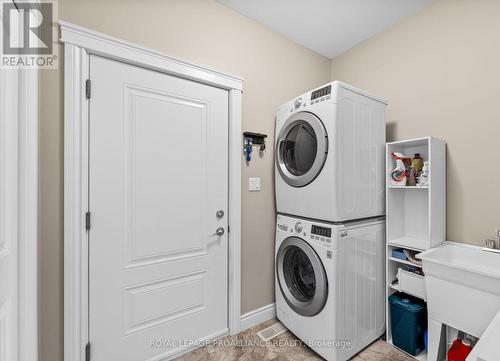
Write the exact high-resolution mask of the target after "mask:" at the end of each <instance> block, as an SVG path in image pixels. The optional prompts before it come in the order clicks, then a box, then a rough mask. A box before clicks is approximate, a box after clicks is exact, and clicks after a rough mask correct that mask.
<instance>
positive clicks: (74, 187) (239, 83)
mask: <svg viewBox="0 0 500 361" xmlns="http://www.w3.org/2000/svg"><path fill="white" fill-rule="evenodd" d="M59 25H60V27H61V39H60V40H61V42H63V43H64V359H65V360H66V361H84V360H85V346H86V344H87V342H88V341H89V340H88V329H89V326H88V297H87V296H88V288H87V285H88V277H87V275H88V248H87V232H86V230H85V212H86V211H87V209H88V207H87V202H88V197H87V192H88V102H87V100H86V98H85V81H86V80H87V79H88V72H89V64H88V55H89V54H95V55H100V56H103V57H106V58H109V59H114V60H119V61H121V62H124V63H128V64H132V65H137V66H140V67H143V68H147V69H152V70H156V71H159V72H162V73H166V74H170V75H174V76H178V77H181V78H185V79H190V80H194V81H197V82H199V83H204V84H208V85H211V86H215V87H218V88H223V89H226V90H228V93H229V140H228V141H229V209H228V221H229V223H228V225H229V228H230V232H229V233H228V237H229V285H228V286H229V290H228V291H229V315H228V316H229V332H230V333H231V334H237V333H239V331H240V296H241V295H240V292H241V286H240V275H241V263H240V258H241V257H240V253H241V139H242V138H241V94H242V90H243V80H242V79H241V78H238V77H235V76H231V75H227V74H223V73H220V72H218V71H215V70H212V69H209V68H206V67H201V66H198V65H195V64H192V63H189V62H186V61H183V60H179V59H175V58H172V57H170V56H167V55H164V54H162V53H159V52H157V51H154V50H151V49H147V48H144V47H142V46H139V45H136V44H132V43H129V42H126V41H123V40H120V39H116V38H114V37H111V36H108V35H105V34H102V33H99V32H96V31H93V30H89V29H86V28H83V27H81V26H77V25H74V24H71V23H68V22H65V21H60V22H59Z"/></svg>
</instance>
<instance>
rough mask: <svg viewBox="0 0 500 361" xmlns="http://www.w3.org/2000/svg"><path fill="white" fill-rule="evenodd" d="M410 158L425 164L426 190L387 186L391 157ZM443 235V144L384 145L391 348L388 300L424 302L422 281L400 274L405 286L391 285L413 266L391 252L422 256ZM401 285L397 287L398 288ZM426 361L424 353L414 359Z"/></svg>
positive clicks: (408, 142) (422, 140)
mask: <svg viewBox="0 0 500 361" xmlns="http://www.w3.org/2000/svg"><path fill="white" fill-rule="evenodd" d="M393 152H398V153H402V154H403V155H405V156H407V157H411V158H413V157H414V156H415V154H416V153H419V154H420V156H421V157H422V158H423V159H424V161H429V163H430V172H429V186H424V187H421V186H411V187H410V186H397V185H391V171H392V170H393V169H394V167H395V162H394V160H393V158H392V153H393ZM445 235H446V144H445V142H444V141H442V140H440V139H437V138H432V137H426V138H419V139H411V140H405V141H398V142H392V143H387V145H386V239H387V264H386V281H387V294H386V296H387V300H386V305H387V309H386V311H387V312H386V317H387V342H389V343H391V344H392V330H391V318H390V317H391V315H390V307H389V302H388V298H389V296H391V295H392V294H393V293H395V292H398V291H400V292H404V293H408V294H411V295H413V296H416V297H419V298H421V299H423V300H424V301H425V300H426V296H425V277H424V276H417V275H413V274H408V273H404V272H402V273H401V275H402V276H403V277H405V278H404V281H405V282H399V280H398V282H395V279H396V276H397V273H398V270H399V268H401V267H405V266H414V267H417V268H421V267H420V266H418V265H415V264H413V263H412V262H410V261H408V260H401V259H398V258H395V257H392V250H394V249H398V248H403V249H408V250H412V251H416V252H422V251H425V250H428V249H429V248H433V247H436V246H438V245H440V244H441V243H442V242H444V241H445ZM400 283H401V284H400ZM414 358H415V359H417V360H421V361H426V360H427V354H426V352H425V351H424V352H421V353H420V354H419V355H417V356H414Z"/></svg>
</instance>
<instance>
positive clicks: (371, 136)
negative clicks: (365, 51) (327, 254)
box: [275, 81, 387, 222]
mask: <svg viewBox="0 0 500 361" xmlns="http://www.w3.org/2000/svg"><path fill="white" fill-rule="evenodd" d="M386 104H387V103H386V102H385V101H384V100H383V99H380V98H376V97H374V96H371V95H369V94H367V93H365V92H363V91H361V90H358V89H356V88H353V87H351V86H349V85H347V84H343V83H341V82H338V81H334V82H332V83H329V84H327V85H325V86H323V87H321V88H319V89H316V90H313V91H309V92H307V93H305V94H303V95H301V96H299V97H297V98H295V99H293V100H291V101H289V102H288V103H286V104H284V105H282V106H281V107H280V108H279V109H278V113H277V115H276V133H275V134H276V144H275V146H276V149H275V150H276V157H275V158H276V159H275V167H276V172H275V184H276V207H277V211H278V212H279V213H285V214H293V215H298V216H303V217H307V218H313V219H321V220H325V221H330V222H342V221H346V220H352V219H360V218H368V217H376V216H379V215H383V214H384V213H385V209H384V203H385V201H384V199H385V198H384V184H385V181H384V173H385V172H384V169H385V163H384V159H385V158H384V147H385V108H386Z"/></svg>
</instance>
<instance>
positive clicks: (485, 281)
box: [417, 242, 500, 361]
mask: <svg viewBox="0 0 500 361" xmlns="http://www.w3.org/2000/svg"><path fill="white" fill-rule="evenodd" d="M417 257H418V258H420V259H422V264H423V271H424V273H425V286H426V294H427V309H428V316H429V321H428V326H429V346H428V348H429V349H428V360H429V361H436V360H441V359H442V358H443V357H444V356H443V355H445V354H446V350H443V348H445V345H444V340H443V337H442V336H443V335H444V332H443V325H444V324H445V325H448V326H451V327H453V328H456V329H458V330H461V331H463V332H466V333H468V334H471V335H473V336H476V337H481V336H482V335H483V333H484V332H485V330H486V329H487V328H488V326H489V325H490V323H491V322H492V320H493V319H494V318H495V316H496V314H497V313H498V312H499V310H500V254H496V253H491V252H486V251H483V249H482V248H481V247H476V246H470V245H464V244H459V243H454V242H446V243H444V244H443V245H442V246H440V247H437V248H433V249H430V250H428V251H425V252H423V253H420V254H419V255H418V256H417Z"/></svg>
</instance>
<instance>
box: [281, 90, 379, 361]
mask: <svg viewBox="0 0 500 361" xmlns="http://www.w3.org/2000/svg"><path fill="white" fill-rule="evenodd" d="M386 104H387V103H386V102H385V101H384V100H383V99H380V98H377V97H374V96H371V95H369V94H367V93H366V92H364V91H361V90H358V89H356V88H353V87H351V86H349V85H347V84H343V83H341V82H338V81H334V82H332V83H330V84H327V85H325V86H323V87H321V88H319V89H315V90H312V91H309V92H307V93H305V94H302V95H301V96H299V97H297V98H295V99H292V100H291V101H289V102H287V103H286V104H284V105H282V106H281V107H280V108H279V109H278V113H277V116H276V149H275V150H276V162H275V166H276V172H275V183H276V206H277V211H278V216H277V226H276V251H275V257H276V258H275V261H276V309H277V317H278V319H279V320H280V321H281V322H282V323H283V324H284V325H285V326H286V327H288V329H289V330H290V331H292V332H293V333H294V334H295V335H296V336H297V337H298V338H300V339H301V340H302V341H303V342H305V343H306V344H307V345H309V346H310V347H311V348H312V349H313V350H314V351H316V352H317V353H318V354H319V355H321V356H323V357H324V358H325V359H327V360H331V361H344V360H347V359H349V358H350V357H352V356H353V355H355V354H356V353H358V352H359V351H361V350H362V349H363V348H365V347H366V346H368V345H369V344H370V343H372V342H373V341H375V340H376V339H377V338H379V337H380V336H382V335H383V333H384V332H385V306H384V305H385V288H384V279H385V277H384V275H385V221H384V219H383V216H384V212H385V192H384V189H385V178H384V174H385V172H384V169H385V164H384V161H385V158H384V147H385V108H386Z"/></svg>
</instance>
